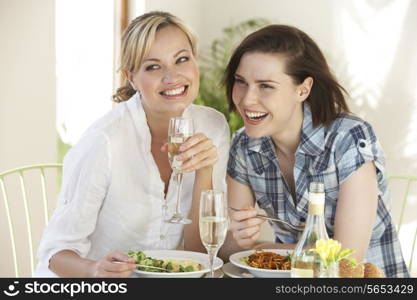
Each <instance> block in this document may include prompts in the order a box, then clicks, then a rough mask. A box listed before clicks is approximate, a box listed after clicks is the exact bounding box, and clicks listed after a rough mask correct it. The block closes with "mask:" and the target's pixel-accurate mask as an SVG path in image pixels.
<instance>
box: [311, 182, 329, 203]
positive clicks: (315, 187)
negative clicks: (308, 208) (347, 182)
mask: <svg viewBox="0 0 417 300" xmlns="http://www.w3.org/2000/svg"><path fill="white" fill-rule="evenodd" d="M324 200H325V197H324V184H323V183H321V182H311V183H310V193H309V201H310V203H311V204H321V205H323V204H324Z"/></svg>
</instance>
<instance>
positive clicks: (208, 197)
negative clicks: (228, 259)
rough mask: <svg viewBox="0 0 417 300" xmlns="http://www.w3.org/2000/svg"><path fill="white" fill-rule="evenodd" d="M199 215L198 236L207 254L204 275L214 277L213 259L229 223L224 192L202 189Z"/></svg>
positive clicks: (224, 237) (221, 243)
mask: <svg viewBox="0 0 417 300" xmlns="http://www.w3.org/2000/svg"><path fill="white" fill-rule="evenodd" d="M199 217H200V218H199V220H200V223H199V229H200V238H201V241H202V242H203V245H204V247H206V249H207V253H208V255H209V266H210V273H209V274H208V275H207V276H206V277H208V278H214V259H215V258H216V256H217V252H218V251H219V249H220V247H221V246H222V245H223V243H224V240H225V239H226V234H227V228H228V225H229V221H228V211H227V200H226V198H225V196H224V193H223V192H218V191H213V190H205V191H202V192H201V198H200V216H199Z"/></svg>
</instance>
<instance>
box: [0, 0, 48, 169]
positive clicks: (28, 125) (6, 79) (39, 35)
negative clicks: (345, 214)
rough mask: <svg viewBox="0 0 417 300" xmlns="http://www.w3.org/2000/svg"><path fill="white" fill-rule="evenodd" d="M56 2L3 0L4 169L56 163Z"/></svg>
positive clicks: (0, 118) (0, 106)
mask: <svg viewBox="0 0 417 300" xmlns="http://www.w3.org/2000/svg"><path fill="white" fill-rule="evenodd" d="M54 18H55V15H54V1H53V0H43V1H32V0H16V1H8V0H0V36H1V39H0V66H1V68H0V90H1V94H0V144H1V146H0V171H4V170H6V169H8V168H13V167H16V166H20V165H25V164H32V163H42V162H55V161H56V130H55V119H54V116H55V37H54V32H55V31H54V23H55V19H54Z"/></svg>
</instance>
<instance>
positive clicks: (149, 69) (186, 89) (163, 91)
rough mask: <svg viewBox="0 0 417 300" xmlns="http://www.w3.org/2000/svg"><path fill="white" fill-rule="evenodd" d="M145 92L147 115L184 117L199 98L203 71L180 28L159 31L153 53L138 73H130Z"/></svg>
mask: <svg viewBox="0 0 417 300" xmlns="http://www.w3.org/2000/svg"><path fill="white" fill-rule="evenodd" d="M127 77H128V79H129V81H130V82H131V84H132V86H133V87H134V88H135V89H136V90H137V91H139V92H140V93H141V95H142V103H143V107H144V110H145V112H146V113H147V115H149V114H151V113H157V114H161V113H162V114H168V116H178V115H181V114H182V112H183V111H184V109H185V108H186V107H187V106H188V105H189V104H191V103H192V102H193V101H194V99H195V98H196V97H197V93H198V87H199V72H198V68H197V64H196V61H195V58H194V55H193V52H192V48H191V45H190V42H189V41H188V39H187V36H186V35H185V34H184V32H183V31H182V30H181V29H179V28H178V27H177V26H174V25H168V26H166V27H163V28H162V29H160V30H158V31H157V33H156V35H155V40H154V42H153V44H152V47H151V48H150V51H149V54H148V55H147V56H146V57H145V58H144V60H143V63H142V65H141V66H140V69H139V70H138V71H137V72H136V73H128V74H127Z"/></svg>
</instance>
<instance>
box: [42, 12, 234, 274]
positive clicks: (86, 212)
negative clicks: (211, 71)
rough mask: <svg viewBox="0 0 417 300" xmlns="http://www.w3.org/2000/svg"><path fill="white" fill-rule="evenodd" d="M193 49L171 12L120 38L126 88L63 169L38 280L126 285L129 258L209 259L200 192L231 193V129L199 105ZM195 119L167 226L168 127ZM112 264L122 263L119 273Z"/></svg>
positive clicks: (170, 186) (143, 20)
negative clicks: (201, 254)
mask: <svg viewBox="0 0 417 300" xmlns="http://www.w3.org/2000/svg"><path fill="white" fill-rule="evenodd" d="M195 55H196V39H195V37H194V35H193V34H192V33H191V32H190V30H189V29H188V28H187V26H186V25H184V23H183V22H182V21H181V20H179V19H178V18H176V17H175V16H173V15H171V14H169V13H165V12H150V13H147V14H144V15H142V16H140V17H138V18H136V19H135V20H133V21H132V22H131V24H130V25H129V27H128V28H127V30H126V31H125V33H124V35H123V38H122V48H121V67H120V70H121V71H122V75H123V78H124V79H125V83H126V84H125V85H124V86H123V87H121V88H119V89H118V91H117V93H116V94H115V95H114V97H113V99H114V101H115V102H118V103H119V104H118V105H116V107H115V108H114V109H113V110H112V111H111V112H109V113H108V114H106V115H105V116H104V117H102V118H101V119H100V120H98V121H97V122H96V123H94V124H93V125H92V126H91V127H90V128H89V129H88V130H87V132H86V133H85V134H84V136H83V137H82V138H81V140H80V141H79V142H78V144H77V145H75V146H74V147H73V148H72V149H71V150H70V152H69V153H68V154H67V156H66V157H65V160H64V178H63V184H62V188H61V189H62V190H61V193H60V197H59V201H58V207H57V209H56V211H55V212H54V215H53V217H52V219H51V221H50V223H49V225H48V227H47V229H46V230H45V232H44V235H43V238H42V241H41V244H40V248H39V252H38V258H39V265H38V268H37V271H36V274H35V275H36V276H60V277H127V276H129V275H131V273H132V271H133V270H134V268H135V266H134V264H133V262H134V261H133V260H132V259H130V258H129V257H128V256H127V255H126V253H127V251H128V250H146V249H176V248H179V247H181V244H182V240H183V239H184V247H185V249H187V250H203V249H204V248H203V246H202V245H201V242H200V239H199V234H198V220H197V218H198V198H199V195H200V192H201V190H203V189H209V188H216V189H223V190H224V189H225V182H224V178H225V169H226V161H227V155H228V147H229V128H228V125H227V122H226V120H225V118H224V116H223V115H222V114H220V113H219V112H217V111H215V110H214V109H211V108H208V107H202V106H197V105H193V104H192V102H193V100H194V99H195V98H196V96H197V93H198V88H199V71H198V67H197V63H196V59H195ZM181 115H183V116H189V117H192V118H193V120H194V127H195V132H197V133H196V134H195V135H194V136H192V137H191V138H189V139H188V140H187V142H186V143H184V144H183V146H184V149H182V154H181V157H180V158H181V159H182V160H183V165H182V168H183V169H184V170H185V174H184V179H183V188H182V195H181V196H182V203H181V206H182V213H183V214H186V215H188V217H189V218H191V219H192V220H193V222H192V224H190V225H187V226H185V227H184V225H179V224H171V223H168V222H166V216H167V215H168V216H169V214H170V213H171V214H172V213H173V211H174V209H175V203H176V199H175V188H176V186H175V183H173V176H172V171H171V167H170V165H169V162H168V157H167V153H166V142H167V138H168V136H167V132H168V124H169V119H170V118H171V117H175V116H181ZM114 261H119V262H122V263H121V264H120V263H119V264H116V263H114Z"/></svg>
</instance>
